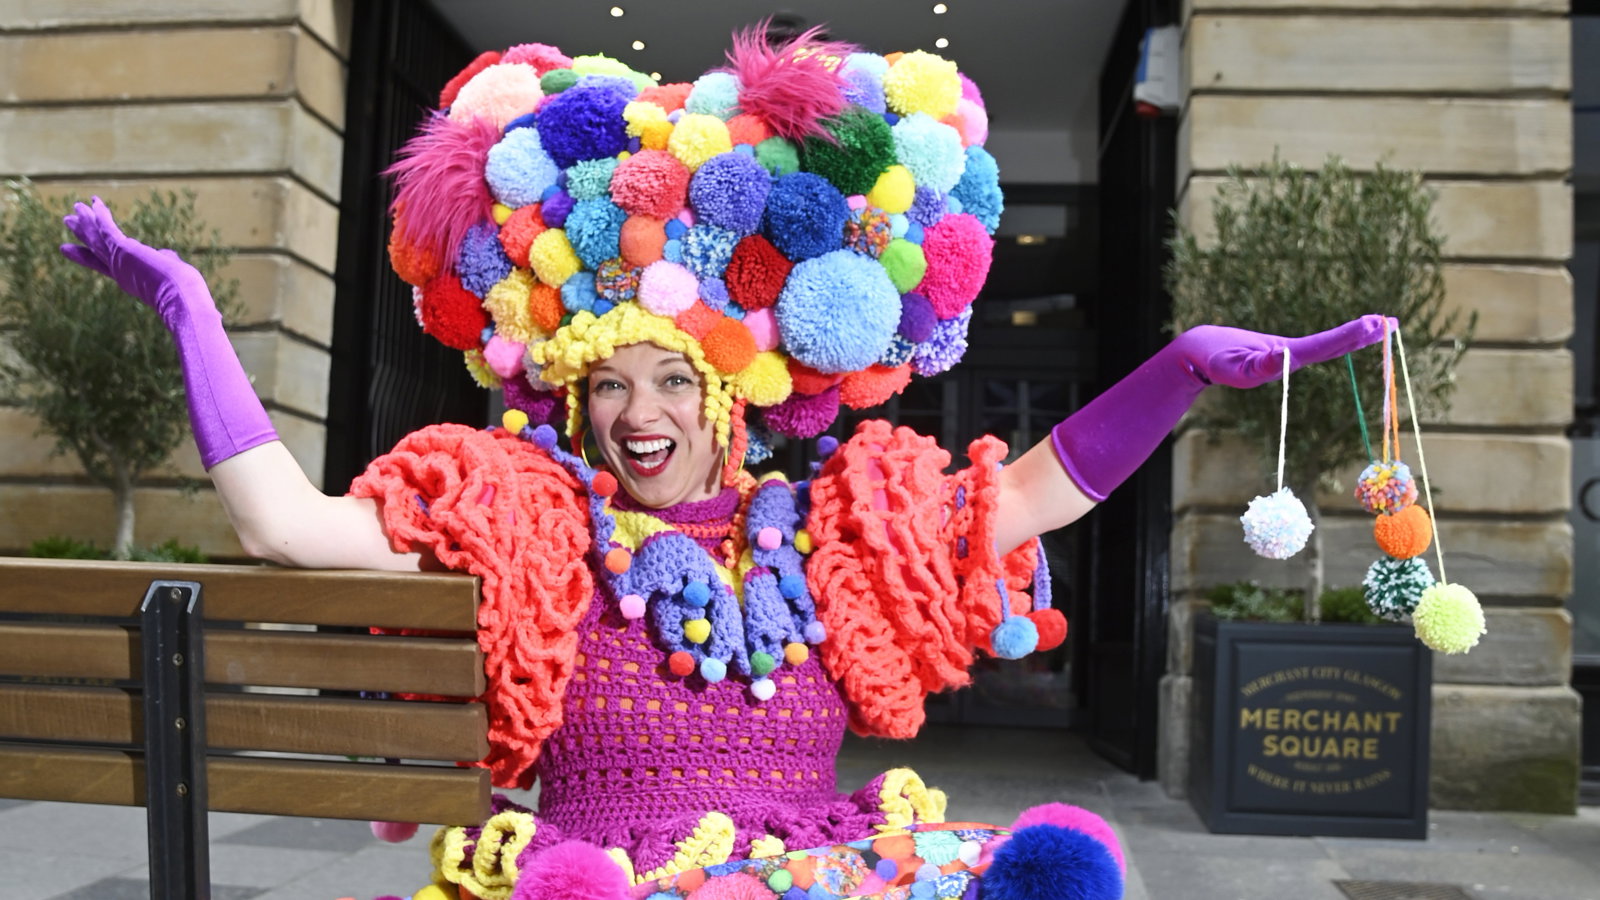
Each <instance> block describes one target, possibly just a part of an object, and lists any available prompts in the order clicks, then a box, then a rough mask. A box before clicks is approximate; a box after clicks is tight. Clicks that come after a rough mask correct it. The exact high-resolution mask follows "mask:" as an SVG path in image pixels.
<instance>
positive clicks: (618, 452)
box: [589, 344, 722, 509]
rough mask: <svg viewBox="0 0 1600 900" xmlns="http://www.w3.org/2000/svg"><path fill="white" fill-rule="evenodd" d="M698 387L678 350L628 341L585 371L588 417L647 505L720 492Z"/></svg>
mask: <svg viewBox="0 0 1600 900" xmlns="http://www.w3.org/2000/svg"><path fill="white" fill-rule="evenodd" d="M704 395H705V386H704V385H703V384H702V383H701V378H700V373H698V372H696V371H695V370H694V367H693V366H691V365H689V360H688V358H687V357H685V356H684V355H683V354H682V353H676V352H673V351H671V350H663V349H661V348H660V347H658V346H656V345H655V344H630V345H628V346H626V347H621V348H619V349H618V350H617V352H616V353H614V354H612V356H611V358H610V359H608V360H605V361H604V362H601V363H597V364H596V365H595V366H594V367H593V368H592V369H590V370H589V422H590V423H591V424H592V426H593V427H594V435H595V440H596V441H597V442H598V443H599V445H600V452H601V453H603V454H604V455H605V458H606V461H607V462H609V463H610V464H611V470H612V471H613V472H614V473H616V476H617V481H618V482H619V483H620V484H621V485H622V488H623V489H624V490H626V491H627V492H628V494H629V495H630V496H632V497H633V499H635V500H637V501H639V503H640V504H642V505H644V506H647V507H649V508H651V509H664V508H666V507H668V506H672V505H674V504H677V503H683V502H685V501H691V500H706V499H709V498H711V497H714V496H716V495H717V494H718V493H719V492H720V491H721V490H722V479H721V451H720V449H719V448H718V447H717V438H716V431H715V429H713V427H712V425H711V423H710V422H708V421H707V420H706V418H705V415H704V407H705V403H704Z"/></svg>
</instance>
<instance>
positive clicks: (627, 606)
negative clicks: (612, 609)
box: [617, 594, 644, 620]
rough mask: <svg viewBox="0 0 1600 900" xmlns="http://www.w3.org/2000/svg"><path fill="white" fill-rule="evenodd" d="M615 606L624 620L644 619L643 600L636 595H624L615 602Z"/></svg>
mask: <svg viewBox="0 0 1600 900" xmlns="http://www.w3.org/2000/svg"><path fill="white" fill-rule="evenodd" d="M617 606H619V607H621V609H622V617H623V618H624V619H628V620H633V619H642V618H644V598H643V597H641V596H639V595H638V594H626V595H624V596H623V598H622V599H621V600H618V601H617Z"/></svg>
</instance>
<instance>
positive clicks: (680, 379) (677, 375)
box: [662, 372, 700, 391]
mask: <svg viewBox="0 0 1600 900" xmlns="http://www.w3.org/2000/svg"><path fill="white" fill-rule="evenodd" d="M662 384H663V385H665V386H666V387H667V388H668V389H669V390H675V391H681V390H684V389H686V388H695V387H699V386H700V381H699V379H697V378H694V377H693V376H691V375H688V374H686V373H684V372H672V373H670V374H668V375H667V377H666V378H664V379H662Z"/></svg>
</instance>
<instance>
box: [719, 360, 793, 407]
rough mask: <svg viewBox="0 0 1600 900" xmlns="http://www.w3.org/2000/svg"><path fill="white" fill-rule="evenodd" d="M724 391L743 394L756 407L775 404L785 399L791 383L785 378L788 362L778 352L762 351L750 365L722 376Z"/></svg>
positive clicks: (787, 377)
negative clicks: (725, 385) (724, 383)
mask: <svg viewBox="0 0 1600 900" xmlns="http://www.w3.org/2000/svg"><path fill="white" fill-rule="evenodd" d="M726 380H727V382H728V391H729V392H730V393H732V394H733V395H734V396H735V397H743V398H744V399H746V400H749V401H750V402H751V403H754V404H755V405H756V406H775V405H777V404H779V403H782V402H783V401H784V400H787V399H788V398H789V394H790V393H791V392H792V391H793V390H794V382H793V381H791V380H790V378H789V364H788V363H787V362H785V361H784V357H783V354H782V353H779V352H777V351H776V350H763V351H761V352H760V353H757V354H756V355H755V358H754V359H752V360H750V364H749V365H747V366H745V367H744V368H743V369H741V370H739V371H738V372H735V373H733V374H732V375H728V376H727V377H726Z"/></svg>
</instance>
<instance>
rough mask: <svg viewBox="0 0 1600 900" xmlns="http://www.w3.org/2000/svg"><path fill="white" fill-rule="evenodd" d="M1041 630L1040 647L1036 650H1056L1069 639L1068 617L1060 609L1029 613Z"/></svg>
mask: <svg viewBox="0 0 1600 900" xmlns="http://www.w3.org/2000/svg"><path fill="white" fill-rule="evenodd" d="M1028 618H1030V619H1032V620H1033V627H1034V628H1037V629H1038V630H1039V645H1038V646H1037V647H1035V648H1034V650H1036V651H1037V650H1054V649H1055V648H1057V647H1059V646H1061V642H1062V641H1064V640H1066V639H1067V617H1066V616H1064V615H1062V614H1061V610H1059V609H1036V610H1034V611H1033V612H1030V613H1028Z"/></svg>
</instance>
